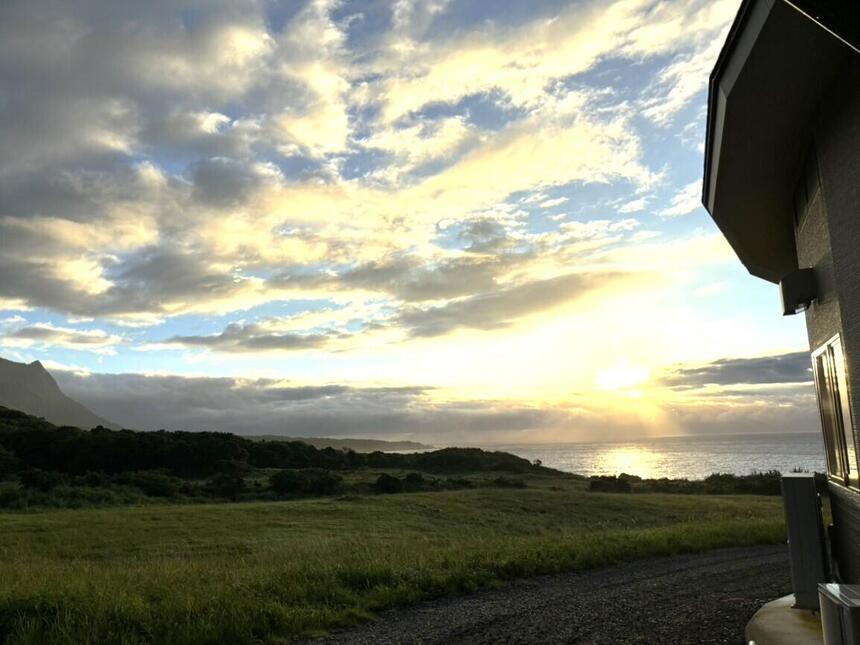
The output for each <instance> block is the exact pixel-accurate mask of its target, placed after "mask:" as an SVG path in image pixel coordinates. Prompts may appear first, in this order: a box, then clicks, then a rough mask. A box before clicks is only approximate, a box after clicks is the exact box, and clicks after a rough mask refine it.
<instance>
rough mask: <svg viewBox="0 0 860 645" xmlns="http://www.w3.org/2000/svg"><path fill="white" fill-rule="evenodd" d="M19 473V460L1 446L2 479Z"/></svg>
mask: <svg viewBox="0 0 860 645" xmlns="http://www.w3.org/2000/svg"><path fill="white" fill-rule="evenodd" d="M16 472H18V459H16V458H15V455H14V454H13V453H11V452H9V451H8V450H6V448H4V447H3V446H0V479H6V478H7V477H9V476H10V475H14V474H15V473H16Z"/></svg>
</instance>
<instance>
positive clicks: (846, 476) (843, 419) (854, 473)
mask: <svg viewBox="0 0 860 645" xmlns="http://www.w3.org/2000/svg"><path fill="white" fill-rule="evenodd" d="M811 358H812V372H813V375H814V378H815V392H816V397H817V399H818V411H819V415H820V418H821V431H822V435H823V439H824V448H825V452H826V462H827V476H828V478H829V479H830V480H831V481H834V482H837V483H839V484H841V485H843V486H849V487H851V488H854V489H860V478H858V461H860V460H858V455H860V450H858V441H857V433H856V429H855V426H854V423H853V414H852V410H851V396H850V390H849V385H848V374H847V367H846V364H845V352H844V348H843V343H842V338H841V336H840V335H839V334H836V335H834V336H833V337H832V338H830V339H829V340H827V341H826V342H824V343H822V344H821V345H820V346H819V347H818V348H817V349H816V350H815V351H814V352H812V357H811ZM846 408H847V409H846Z"/></svg>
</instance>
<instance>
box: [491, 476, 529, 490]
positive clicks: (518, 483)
mask: <svg viewBox="0 0 860 645" xmlns="http://www.w3.org/2000/svg"><path fill="white" fill-rule="evenodd" d="M493 485H494V486H498V487H499V488H525V487H526V483H525V482H524V481H523V480H522V479H517V478H515V477H505V476H504V475H502V476H501V477H496V478H495V479H494V480H493Z"/></svg>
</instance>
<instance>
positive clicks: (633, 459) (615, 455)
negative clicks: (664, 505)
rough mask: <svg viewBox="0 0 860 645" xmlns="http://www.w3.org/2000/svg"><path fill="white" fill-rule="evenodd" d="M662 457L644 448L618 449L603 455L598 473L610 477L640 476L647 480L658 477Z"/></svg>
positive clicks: (598, 466)
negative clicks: (622, 475) (625, 474)
mask: <svg viewBox="0 0 860 645" xmlns="http://www.w3.org/2000/svg"><path fill="white" fill-rule="evenodd" d="M659 462H660V455H659V454H658V453H656V452H652V451H650V450H645V449H642V448H630V447H624V448H618V449H615V450H611V451H609V452H608V453H606V454H605V455H602V458H601V460H600V463H598V464H597V471H598V472H601V473H606V474H610V475H620V474H621V473H627V474H628V475H638V476H639V477H644V478H646V479H649V478H654V477H658V476H659V475H658V472H657V471H658V466H659Z"/></svg>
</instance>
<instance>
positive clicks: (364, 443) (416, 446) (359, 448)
mask: <svg viewBox="0 0 860 645" xmlns="http://www.w3.org/2000/svg"><path fill="white" fill-rule="evenodd" d="M245 438H246V439H251V440H252V441H301V442H303V443H306V444H309V445H311V446H313V447H314V448H319V449H322V448H334V449H335V450H354V451H355V452H376V451H377V450H378V451H380V452H407V451H410V452H418V451H421V450H433V449H434V448H433V446H428V445H426V444H423V443H418V442H417V441H383V440H382V439H331V438H328V437H284V436H280V435H271V434H263V435H256V436H248V437H245Z"/></svg>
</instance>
